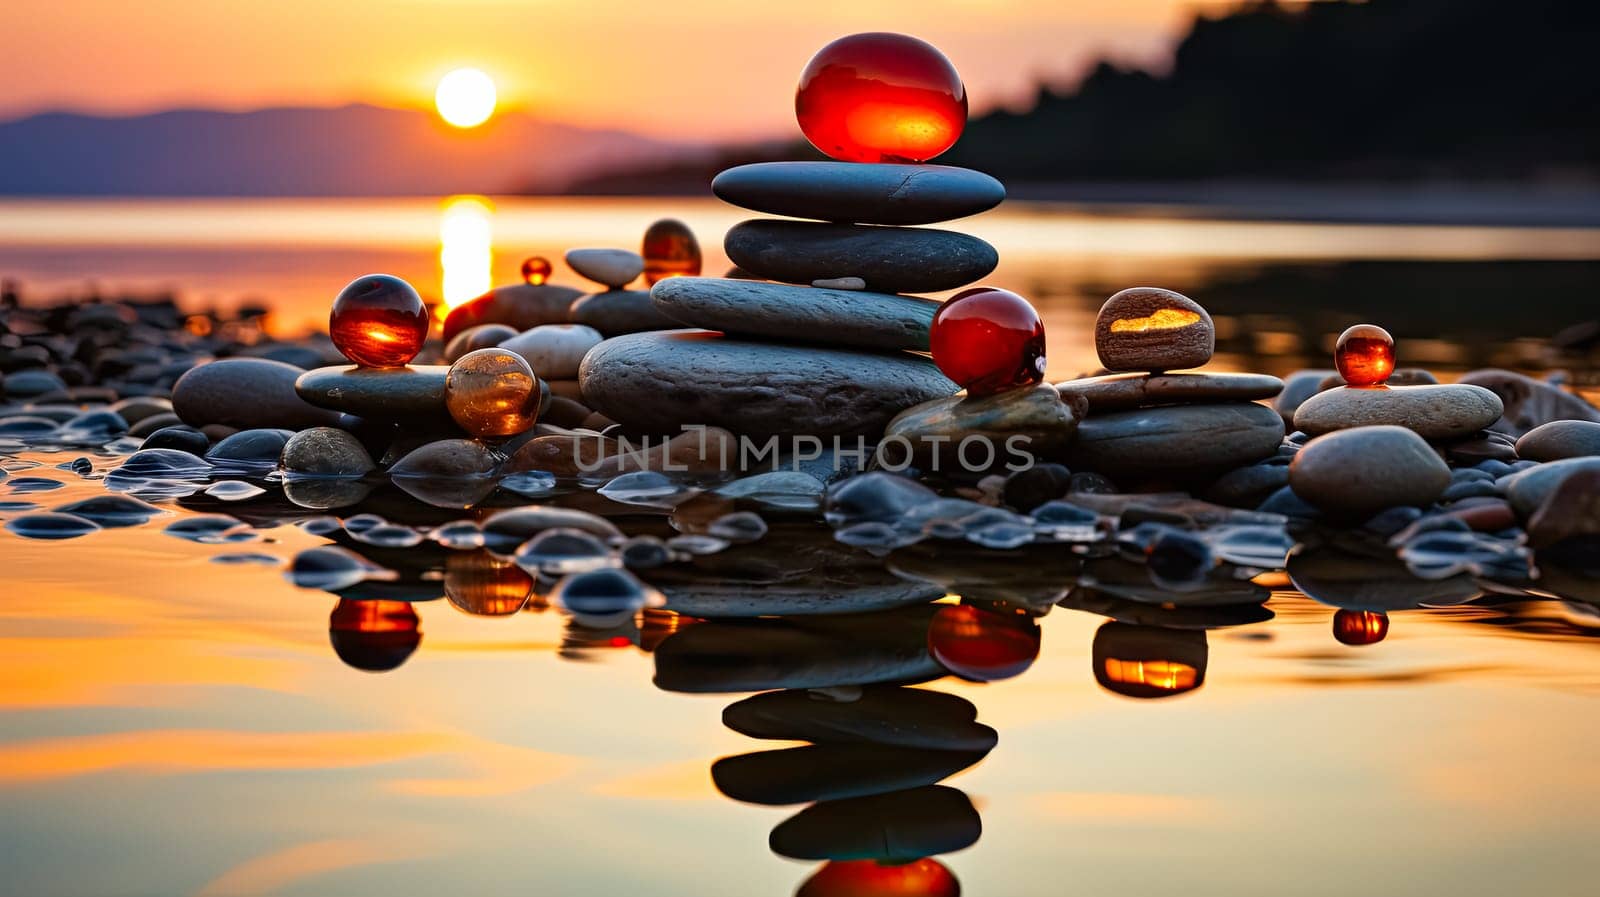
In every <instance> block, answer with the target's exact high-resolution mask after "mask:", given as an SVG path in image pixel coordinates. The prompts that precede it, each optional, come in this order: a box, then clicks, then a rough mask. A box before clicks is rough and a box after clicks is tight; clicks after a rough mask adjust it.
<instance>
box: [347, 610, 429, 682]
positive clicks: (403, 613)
mask: <svg viewBox="0 0 1600 897" xmlns="http://www.w3.org/2000/svg"><path fill="white" fill-rule="evenodd" d="M420 626H421V621H419V620H418V619H417V611H416V609H415V608H413V607H412V606H411V602H409V601H357V600H355V599H353V598H340V599H339V603H338V604H337V605H335V606H334V608H333V614H332V616H330V617H329V618H328V638H329V640H331V641H332V642H333V651H334V653H335V654H337V655H339V659H340V660H342V661H344V662H345V663H346V664H348V665H349V666H352V667H355V668H356V669H358V670H367V671H368V672H373V673H381V672H383V671H385V670H392V669H394V668H395V667H397V666H399V665H400V664H402V663H405V661H406V658H408V657H410V656H411V652H413V651H415V650H416V649H417V645H419V644H421V643H422V632H421V630H420V628H419V627H420Z"/></svg>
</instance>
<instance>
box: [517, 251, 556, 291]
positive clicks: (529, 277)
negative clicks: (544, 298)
mask: <svg viewBox="0 0 1600 897" xmlns="http://www.w3.org/2000/svg"><path fill="white" fill-rule="evenodd" d="M553 270H555V269H554V268H552V267H550V260H549V259H547V258H545V257H544V256H542V255H530V256H528V257H527V258H525V259H523V260H522V280H523V282H524V283H527V284H530V285H532V286H538V285H539V284H542V283H544V282H545V281H547V280H549V279H550V272H551V271H553Z"/></svg>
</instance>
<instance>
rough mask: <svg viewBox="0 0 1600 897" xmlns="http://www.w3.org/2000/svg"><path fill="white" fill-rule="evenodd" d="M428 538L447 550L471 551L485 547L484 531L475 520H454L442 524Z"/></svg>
mask: <svg viewBox="0 0 1600 897" xmlns="http://www.w3.org/2000/svg"><path fill="white" fill-rule="evenodd" d="M428 537H429V538H431V539H433V541H435V542H438V543H439V544H440V545H443V546H444V547H446V548H452V549H455V550H456V551H470V550H472V549H474V548H482V547H483V530H482V529H481V528H480V527H479V526H478V523H477V521H475V520H454V521H451V522H450V523H445V524H441V525H439V526H436V527H434V528H433V530H432V531H431V532H429V533H428Z"/></svg>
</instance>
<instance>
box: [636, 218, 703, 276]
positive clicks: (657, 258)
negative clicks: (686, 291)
mask: <svg viewBox="0 0 1600 897" xmlns="http://www.w3.org/2000/svg"><path fill="white" fill-rule="evenodd" d="M640 254H641V255H643V256H644V280H645V283H648V284H651V285H652V286H653V285H655V284H657V283H659V282H661V281H663V280H666V279H667V278H669V277H695V276H696V275H698V274H699V273H700V241H699V240H696V239H695V238H694V231H692V230H690V229H689V225H687V224H684V223H683V222H682V221H679V220H678V219H676V218H663V219H661V220H660V221H657V222H656V223H655V224H652V225H650V227H649V228H647V229H646V230H645V232H644V250H643V252H641V253H640Z"/></svg>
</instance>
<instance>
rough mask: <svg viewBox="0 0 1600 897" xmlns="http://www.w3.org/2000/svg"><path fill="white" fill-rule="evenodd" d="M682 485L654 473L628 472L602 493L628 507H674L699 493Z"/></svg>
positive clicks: (605, 486) (646, 471) (661, 474)
mask: <svg viewBox="0 0 1600 897" xmlns="http://www.w3.org/2000/svg"><path fill="white" fill-rule="evenodd" d="M695 491H696V490H694V489H691V488H689V487H687V486H685V485H683V484H682V483H681V482H679V481H677V480H675V479H673V478H672V477H669V476H667V475H666V474H663V473H658V472H656V471H653V470H640V471H635V472H634V473H625V474H623V475H621V476H619V477H615V478H614V479H612V480H610V481H609V482H607V483H606V484H605V485H604V486H601V487H600V490H599V492H600V494H601V495H603V496H605V497H606V498H609V499H611V500H612V501H614V502H617V503H619V504H625V505H642V506H644V507H653V508H670V507H673V506H675V505H678V504H681V503H682V502H683V501H684V500H686V499H688V498H689V497H691V496H693V495H694V494H695Z"/></svg>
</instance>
